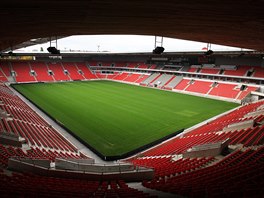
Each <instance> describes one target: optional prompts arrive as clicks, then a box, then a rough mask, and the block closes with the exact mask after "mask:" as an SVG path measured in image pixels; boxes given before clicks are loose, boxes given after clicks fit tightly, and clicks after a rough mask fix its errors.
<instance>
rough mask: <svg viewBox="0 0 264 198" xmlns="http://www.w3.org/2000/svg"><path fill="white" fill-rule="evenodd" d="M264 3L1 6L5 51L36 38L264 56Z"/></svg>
mask: <svg viewBox="0 0 264 198" xmlns="http://www.w3.org/2000/svg"><path fill="white" fill-rule="evenodd" d="M263 7H264V1H262V0H254V1H252V0H244V1H241V0H239V1H238V0H233V1H230V0H202V1H201V0H174V1H172V0H162V1H158V0H144V1H142V0H123V1H121V0H60V1H53V0H38V1H35V0H23V1H21V0H13V1H10V0H9V1H7V0H3V1H1V8H0V21H1V28H0V50H3V49H6V48H8V47H11V46H15V45H17V44H19V43H22V42H24V41H28V40H30V39H33V38H48V37H51V36H63V37H64V36H70V35H90V34H139V35H157V36H166V37H172V38H179V39H187V40H194V41H202V42H208V43H216V44H222V45H228V46H234V47H241V48H248V49H255V50H259V51H262V50H264V37H263V35H262V34H263V32H264V31H263V30H264V14H263Z"/></svg>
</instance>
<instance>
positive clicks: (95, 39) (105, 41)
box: [19, 35, 244, 53]
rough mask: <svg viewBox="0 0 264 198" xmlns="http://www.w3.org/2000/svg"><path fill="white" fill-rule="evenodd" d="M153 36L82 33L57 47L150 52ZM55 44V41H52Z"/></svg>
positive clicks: (194, 45) (172, 45) (182, 47)
mask: <svg viewBox="0 0 264 198" xmlns="http://www.w3.org/2000/svg"><path fill="white" fill-rule="evenodd" d="M154 44H155V37H154V36H139V35H89V36H88V35H83V36H70V37H67V38H63V39H59V40H58V49H60V50H61V52H63V51H69V50H73V51H77V50H81V51H86V52H98V51H100V52H103V51H107V52H111V53H120V52H121V53H122V52H152V50H153V49H154ZM49 45H50V44H49V43H46V44H42V45H35V46H31V47H27V48H22V49H20V50H19V51H20V52H22V51H24V52H39V51H40V49H41V47H42V48H43V49H44V52H47V47H49ZM52 46H55V43H52ZM206 46H207V43H202V42H194V41H186V40H180V39H172V38H164V39H163V47H164V48H165V52H176V51H201V50H202V48H204V47H206ZM211 49H212V50H213V51H227V50H236V51H237V50H239V51H240V50H241V48H234V47H227V46H221V45H214V44H212V47H211ZM243 50H244V49H243Z"/></svg>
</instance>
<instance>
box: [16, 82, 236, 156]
mask: <svg viewBox="0 0 264 198" xmlns="http://www.w3.org/2000/svg"><path fill="white" fill-rule="evenodd" d="M14 87H15V88H16V89H17V90H18V91H19V92H21V93H22V94H23V95H25V96H26V97H27V98H29V99H30V100H31V101H33V102H34V103H35V104H37V105H38V106H40V107H41V108H42V109H43V110H45V111H46V112H47V113H48V114H50V115H51V116H52V117H53V118H54V119H57V120H58V121H60V122H61V123H63V124H64V125H65V126H66V127H67V128H68V129H70V130H71V131H72V132H74V133H75V134H77V135H78V136H79V137H80V138H82V139H83V140H85V141H86V142H87V143H88V144H90V145H91V146H92V147H94V148H95V149H97V150H98V151H99V152H101V153H102V154H103V155H105V156H109V155H121V154H124V153H126V152H128V151H130V150H133V149H136V148H138V147H140V146H142V145H145V144H147V143H150V142H152V141H154V140H157V139H159V138H161V137H164V136H166V135H168V134H171V133H173V132H176V131H178V130H180V129H182V128H188V127H190V126H192V125H194V124H197V123H200V122H201V121H204V120H206V119H208V118H210V117H212V116H215V115H217V114H220V113H222V112H225V111H227V110H229V109H232V108H234V107H236V106H238V105H237V104H234V103H228V102H223V101H217V100H212V99H207V98H200V97H196V96H190V95H183V94H178V93H173V92H167V91H161V90H157V89H149V88H144V87H139V86H133V85H127V84H121V83H117V82H110V81H90V82H67V83H65V82H64V83H40V84H23V85H14Z"/></svg>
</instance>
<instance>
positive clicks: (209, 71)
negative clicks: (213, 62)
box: [200, 68, 220, 74]
mask: <svg viewBox="0 0 264 198" xmlns="http://www.w3.org/2000/svg"><path fill="white" fill-rule="evenodd" d="M219 71H220V70H219V69H209V68H202V69H201V70H200V73H204V74H218V73H219Z"/></svg>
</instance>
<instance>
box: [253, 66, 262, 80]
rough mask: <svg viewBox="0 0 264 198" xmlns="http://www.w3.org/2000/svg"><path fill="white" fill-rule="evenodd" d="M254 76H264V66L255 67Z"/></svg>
mask: <svg viewBox="0 0 264 198" xmlns="http://www.w3.org/2000/svg"><path fill="white" fill-rule="evenodd" d="M254 71H255V72H254V75H253V76H254V77H257V78H264V68H263V67H254Z"/></svg>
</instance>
